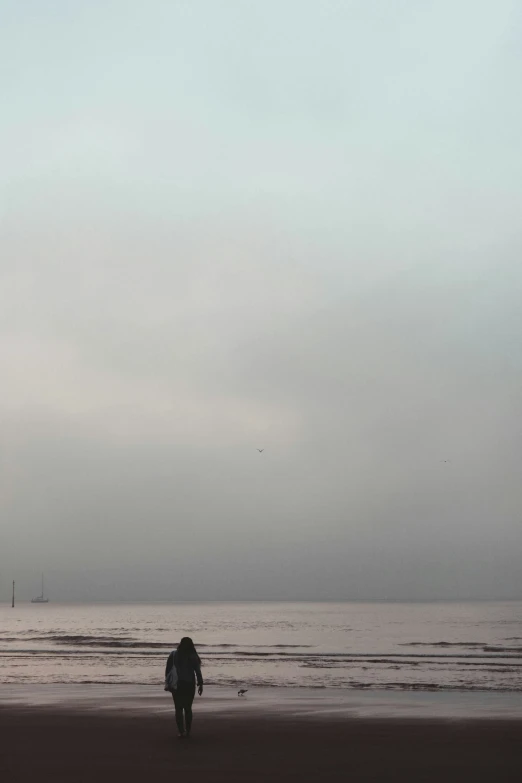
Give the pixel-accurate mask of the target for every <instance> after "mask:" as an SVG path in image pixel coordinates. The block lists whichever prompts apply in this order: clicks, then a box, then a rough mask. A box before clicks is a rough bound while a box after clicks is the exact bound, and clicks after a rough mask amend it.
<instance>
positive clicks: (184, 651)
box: [178, 636, 201, 663]
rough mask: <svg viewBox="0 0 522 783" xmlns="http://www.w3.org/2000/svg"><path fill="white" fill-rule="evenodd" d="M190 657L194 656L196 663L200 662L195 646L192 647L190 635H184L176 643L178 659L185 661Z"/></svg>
mask: <svg viewBox="0 0 522 783" xmlns="http://www.w3.org/2000/svg"><path fill="white" fill-rule="evenodd" d="M192 657H194V658H195V659H196V660H197V662H198V663H201V661H200V659H199V655H198V654H197V652H196V648H195V647H194V642H193V641H192V639H191V638H190V636H184V637H183V639H182V640H181V641H180V643H179V644H178V659H179V660H185V661H186V660H188V659H189V658H192Z"/></svg>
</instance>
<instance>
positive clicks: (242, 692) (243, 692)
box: [237, 688, 248, 696]
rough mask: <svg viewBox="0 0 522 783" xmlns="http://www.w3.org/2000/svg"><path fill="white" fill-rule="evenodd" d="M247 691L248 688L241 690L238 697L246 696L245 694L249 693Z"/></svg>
mask: <svg viewBox="0 0 522 783" xmlns="http://www.w3.org/2000/svg"><path fill="white" fill-rule="evenodd" d="M247 691H248V688H241V689H240V690H238V692H237V695H238V696H244V695H245V693H247Z"/></svg>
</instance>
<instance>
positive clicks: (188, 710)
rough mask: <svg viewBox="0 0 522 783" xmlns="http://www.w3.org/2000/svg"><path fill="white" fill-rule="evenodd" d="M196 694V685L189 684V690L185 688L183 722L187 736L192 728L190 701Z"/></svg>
mask: <svg viewBox="0 0 522 783" xmlns="http://www.w3.org/2000/svg"><path fill="white" fill-rule="evenodd" d="M195 695H196V686H195V685H191V686H190V690H188V689H187V695H186V700H185V724H186V727H187V737H188V735H189V734H190V730H191V728H192V702H193V701H194V696H195Z"/></svg>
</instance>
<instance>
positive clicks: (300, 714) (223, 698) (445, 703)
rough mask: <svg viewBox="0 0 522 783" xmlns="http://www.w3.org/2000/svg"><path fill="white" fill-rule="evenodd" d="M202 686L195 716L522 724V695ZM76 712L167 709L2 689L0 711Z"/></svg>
mask: <svg viewBox="0 0 522 783" xmlns="http://www.w3.org/2000/svg"><path fill="white" fill-rule="evenodd" d="M237 687H239V686H236V687H233V686H230V687H228V686H215V685H207V686H206V687H205V691H204V694H203V697H202V698H199V697H196V700H195V709H196V710H197V711H198V712H199V713H201V714H209V715H223V714H224V715H226V716H227V717H228V718H230V719H233V718H236V717H239V718H242V717H248V718H256V717H259V718H265V717H273V716H277V717H279V718H290V719H294V720H301V719H317V720H319V719H321V720H330V721H334V720H346V719H357V720H362V719H386V720H395V719H399V718H405V719H423V720H439V719H440V720H491V719H494V720H513V721H519V720H520V721H522V693H520V692H506V691H500V692H499V691H455V690H452V691H444V690H440V691H431V690H430V691H421V690H412V691H398V690H383V689H378V688H376V689H370V688H368V689H363V690H355V689H342V688H339V689H334V688H299V687H295V688H294V687H292V688H276V687H271V688H266V687H256V686H252V685H250V686H247V687H248V692H247V694H246V696H244V697H238V696H237ZM7 707H8V708H11V709H41V710H55V711H63V710H65V711H69V712H76V713H95V712H97V713H107V714H112V713H116V714H118V715H123V714H128V715H145V714H148V715H151V716H154V715H158V716H159V715H163V714H164V713H168V712H169V711H170V710H171V707H172V702H171V697H170V695H169V694H168V693H166V692H165V691H163V687H162V685H161V684H158V685H157V686H151V685H126V684H112V685H104V684H47V685H46V684H40V685H35V684H16V685H15V684H2V685H0V708H7Z"/></svg>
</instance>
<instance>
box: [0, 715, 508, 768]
mask: <svg viewBox="0 0 522 783" xmlns="http://www.w3.org/2000/svg"><path fill="white" fill-rule="evenodd" d="M521 779H522V723H521V722H520V721H517V720H509V721H508V720H506V721H498V720H497V721H488V720H479V721H472V720H471V721H442V720H437V721H435V720H428V719H422V720H416V721H413V720H401V719H387V720H382V719H378V720H377V719H353V718H351V719H334V720H332V719H328V720H324V719H323V720H317V719H312V718H310V719H306V720H303V719H300V720H295V719H291V718H289V717H281V718H277V717H276V718H274V717H273V716H269V715H264V716H261V717H255V716H251V715H244V716H241V717H239V716H237V717H226V716H223V714H218V713H214V714H211V713H203V714H199V715H198V714H197V713H196V714H195V721H194V736H193V737H192V738H191V739H190V740H188V741H187V740H179V739H177V737H176V734H175V726H174V716H173V715H169V714H167V713H164V714H161V715H158V714H143V713H141V714H137V713H134V714H133V713H130V712H122V713H121V714H120V715H113V714H111V715H110V714H103V713H100V712H99V711H98V712H92V713H89V712H87V711H83V712H78V713H74V712H71V711H70V710H64V709H54V710H51V709H49V708H38V707H34V706H33V707H20V706H5V707H2V708H0V780H1V781H2V782H4V781H5V783H26V781H27V783H29V781H30V783H34V781H38V782H39V783H47V781H54V783H62V782H63V783H65V782H67V783H76V782H80V783H81V782H82V781H93V782H94V783H106V782H108V781H111V783H114V782H115V781H124V782H125V783H134V781H140V783H143V781H154V782H156V781H157V783H163V781H169V782H172V781H174V780H183V781H187V783H191V781H192V782H193V783H199V782H200V781H209V782H212V781H227V782H228V783H230V782H232V783H233V782H234V781H238V782H239V781H241V782H242V783H243V782H245V783H257V782H258V781H267V782H268V781H292V780H295V781H301V782H303V781H341V780H342V781H366V780H372V781H392V780H393V781H395V780H397V781H416V783H418V782H419V781H422V782H426V783H427V782H429V781H433V783H435V781H436V782H437V783H442V782H444V783H447V782H448V781H450V782H452V781H455V782H457V781H459V783H462V782H463V781H475V783H476V781H488V782H491V783H493V782H495V783H499V782H503V781H513V782H514V781H517V782H518V781H520V780H521Z"/></svg>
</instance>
